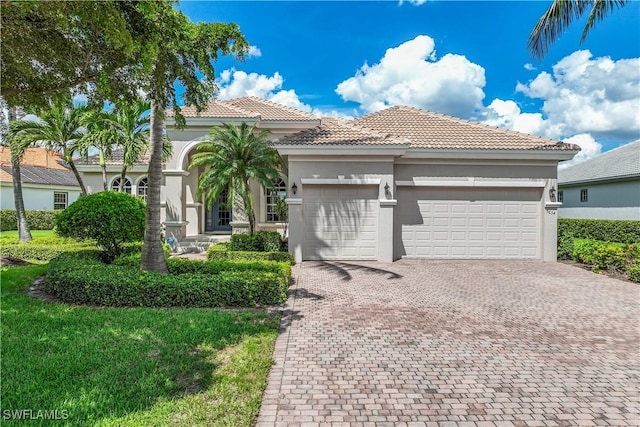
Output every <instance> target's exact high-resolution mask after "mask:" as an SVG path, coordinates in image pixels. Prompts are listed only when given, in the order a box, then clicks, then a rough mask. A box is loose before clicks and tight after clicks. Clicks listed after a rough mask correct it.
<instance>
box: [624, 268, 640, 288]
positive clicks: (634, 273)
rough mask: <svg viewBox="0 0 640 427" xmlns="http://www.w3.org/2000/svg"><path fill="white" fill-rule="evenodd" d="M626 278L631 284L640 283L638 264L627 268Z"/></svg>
mask: <svg viewBox="0 0 640 427" xmlns="http://www.w3.org/2000/svg"><path fill="white" fill-rule="evenodd" d="M627 277H628V278H629V280H631V281H632V282H636V283H640V263H635V264H633V265H630V266H629V267H627Z"/></svg>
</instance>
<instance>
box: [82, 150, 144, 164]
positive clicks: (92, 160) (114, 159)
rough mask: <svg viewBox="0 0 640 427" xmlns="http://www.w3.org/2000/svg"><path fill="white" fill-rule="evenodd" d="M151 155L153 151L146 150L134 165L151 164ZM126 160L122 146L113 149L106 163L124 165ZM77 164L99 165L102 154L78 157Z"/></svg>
mask: <svg viewBox="0 0 640 427" xmlns="http://www.w3.org/2000/svg"><path fill="white" fill-rule="evenodd" d="M150 157H151V151H146V152H145V153H144V155H143V156H142V159H141V160H140V161H139V162H136V163H135V164H134V166H146V165H148V164H149V159H150ZM123 160H124V151H123V150H122V149H121V148H118V149H115V150H113V152H112V153H111V156H110V157H109V158H108V159H107V161H106V164H107V166H109V165H122V162H123ZM75 163H76V164H77V165H99V164H100V155H98V154H96V155H93V156H89V157H87V158H86V159H78V160H76V161H75Z"/></svg>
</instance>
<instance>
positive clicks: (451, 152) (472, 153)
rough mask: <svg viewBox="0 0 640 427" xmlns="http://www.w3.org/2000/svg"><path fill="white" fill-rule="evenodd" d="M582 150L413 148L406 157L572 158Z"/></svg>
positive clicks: (555, 159) (561, 159)
mask: <svg viewBox="0 0 640 427" xmlns="http://www.w3.org/2000/svg"><path fill="white" fill-rule="evenodd" d="M579 151H580V150H518V149H512V150H500V149H498V150H496V149H484V150H480V149H465V148H456V149H452V148H412V149H411V150H408V151H407V154H406V155H404V156H403V157H405V158H443V159H451V158H457V159H527V160H554V161H563V160H570V159H572V158H573V157H574V156H575V155H576V154H578V152H579Z"/></svg>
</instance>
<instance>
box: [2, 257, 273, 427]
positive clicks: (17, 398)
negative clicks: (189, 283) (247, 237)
mask: <svg viewBox="0 0 640 427" xmlns="http://www.w3.org/2000/svg"><path fill="white" fill-rule="evenodd" d="M46 268H47V267H46V266H35V267H8V268H6V267H5V268H3V269H2V273H1V279H0V282H1V286H2V297H1V300H2V302H1V304H0V307H1V318H2V322H0V328H1V329H2V331H1V335H2V344H3V346H2V358H0V363H1V365H2V366H1V370H2V385H3V386H2V389H1V390H0V393H1V395H0V399H1V400H2V408H3V409H4V408H31V407H34V408H55V409H56V410H58V412H59V413H60V412H61V411H66V413H67V414H68V416H69V419H68V420H66V421H65V420H61V421H57V423H60V425H87V424H91V425H100V426H142V425H149V426H152V425H153V426H160V425H175V424H176V422H177V423H178V424H184V425H209V426H214V425H219V426H222V425H225V426H231V425H233V426H241V427H242V426H243V427H249V426H251V425H253V424H254V423H255V421H256V419H257V416H258V412H259V410H260V402H261V399H262V394H263V391H264V388H265V387H266V381H267V375H268V373H269V369H270V367H271V355H272V351H273V345H274V342H275V339H276V337H277V336H278V327H279V317H278V316H272V315H270V314H268V313H267V312H266V311H265V310H255V309H252V310H211V309H206V310H203V309H172V310H157V309H150V308H101V309H95V308H91V307H83V306H69V305H66V304H60V303H55V302H54V303H45V302H43V301H40V300H38V299H34V298H31V297H29V296H27V295H25V289H26V288H27V287H28V286H29V285H30V284H31V283H32V282H33V280H34V279H35V278H36V277H38V276H40V275H42V274H43V273H45V270H46ZM132 378H133V379H135V380H134V381H132ZM176 420H179V422H178V421H176ZM16 423H17V424H20V422H16ZM4 424H5V423H4V422H3V425H4ZM6 424H7V425H11V424H12V422H11V421H7V422H6ZM51 424H52V422H51V421H48V420H32V421H30V422H29V423H28V425H34V426H35V425H51ZM54 424H55V422H54Z"/></svg>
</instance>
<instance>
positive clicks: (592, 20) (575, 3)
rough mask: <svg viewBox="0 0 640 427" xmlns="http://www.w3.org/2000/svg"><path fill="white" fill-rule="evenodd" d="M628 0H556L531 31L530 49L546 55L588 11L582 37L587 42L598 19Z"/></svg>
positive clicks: (581, 39)
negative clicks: (563, 34)
mask: <svg viewBox="0 0 640 427" xmlns="http://www.w3.org/2000/svg"><path fill="white" fill-rule="evenodd" d="M627 3H629V0H554V2H553V4H552V5H551V6H550V7H549V9H547V11H546V12H545V13H544V15H542V17H540V19H539V20H538V22H537V23H536V26H535V27H534V29H533V31H531V34H530V35H529V51H530V52H531V54H532V55H533V56H534V57H535V58H537V59H542V58H543V57H544V56H545V55H546V54H547V51H548V50H549V47H551V45H552V44H553V42H555V41H556V40H557V39H558V38H559V37H560V35H561V34H562V33H563V32H565V31H566V30H567V28H569V27H570V26H571V24H573V23H574V22H575V21H577V20H578V19H580V18H581V17H582V16H584V15H585V14H586V13H587V12H588V13H589V15H588V17H587V22H586V24H585V26H584V29H583V30H582V37H581V38H580V43H583V42H584V41H585V40H586V39H587V36H588V35H589V32H590V31H591V30H592V29H593V28H594V26H595V25H596V23H597V22H599V21H602V20H603V19H604V18H606V17H607V16H608V15H609V14H611V12H613V11H614V10H615V9H617V8H619V7H622V6H624V5H625V4H627Z"/></svg>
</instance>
